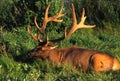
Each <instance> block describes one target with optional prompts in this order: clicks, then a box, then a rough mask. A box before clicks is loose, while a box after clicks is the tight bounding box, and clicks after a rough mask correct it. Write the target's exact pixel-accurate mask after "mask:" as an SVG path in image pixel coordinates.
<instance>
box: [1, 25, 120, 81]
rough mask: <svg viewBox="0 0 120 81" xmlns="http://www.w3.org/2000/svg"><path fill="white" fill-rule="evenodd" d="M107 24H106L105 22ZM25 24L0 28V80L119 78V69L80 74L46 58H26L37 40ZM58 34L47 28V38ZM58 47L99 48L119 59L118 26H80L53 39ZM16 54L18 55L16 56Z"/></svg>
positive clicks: (99, 80)
mask: <svg viewBox="0 0 120 81" xmlns="http://www.w3.org/2000/svg"><path fill="white" fill-rule="evenodd" d="M108 26H110V25H108ZM26 29H27V28H26V26H23V27H18V28H15V29H14V30H13V31H11V32H8V31H5V30H4V29H2V30H1V32H0V33H1V38H0V81H119V80H120V77H119V75H120V71H116V72H112V71H109V72H101V73H95V72H94V71H93V72H91V73H88V74H84V73H82V72H81V71H79V70H75V69H72V68H71V67H70V66H67V65H62V66H59V65H57V64H55V63H52V62H48V61H40V60H35V61H33V62H31V61H30V60H29V59H27V60H26V56H27V54H28V52H29V51H30V50H31V49H33V48H35V46H36V45H37V44H38V43H37V42H35V41H34V40H33V39H32V38H31V36H30V35H29V34H28V33H27V30H26ZM60 36H62V34H58V33H57V32H55V31H51V32H49V39H52V38H57V37H60ZM55 45H57V46H58V48H63V47H68V46H74V45H77V46H80V47H83V48H86V49H93V50H98V51H103V52H106V53H109V54H111V55H113V56H115V57H116V58H117V59H119V60H120V50H119V48H120V30H119V26H118V27H115V28H114V27H111V26H110V28H109V27H107V26H106V29H104V30H101V29H98V28H94V29H81V30H78V31H76V32H75V33H74V34H73V35H72V36H71V37H70V38H68V39H65V40H63V41H61V42H59V43H55ZM18 56H19V57H18Z"/></svg>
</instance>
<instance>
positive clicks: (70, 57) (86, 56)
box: [29, 46, 120, 72]
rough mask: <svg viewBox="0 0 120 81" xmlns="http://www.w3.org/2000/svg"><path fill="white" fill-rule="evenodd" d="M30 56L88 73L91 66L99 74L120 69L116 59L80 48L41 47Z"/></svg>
mask: <svg viewBox="0 0 120 81" xmlns="http://www.w3.org/2000/svg"><path fill="white" fill-rule="evenodd" d="M29 56H30V57H32V58H40V59H48V60H50V61H53V62H56V63H57V64H70V65H72V66H73V67H74V68H81V70H82V71H83V72H86V71H87V70H88V67H89V66H90V65H92V66H93V68H94V70H95V71H97V72H99V71H107V70H117V69H120V64H119V62H118V61H117V59H116V58H114V57H112V56H110V55H108V54H105V53H101V52H97V51H94V50H87V49H83V48H80V47H78V46H73V47H67V48H61V49H50V47H49V46H46V47H41V46H40V47H37V48H36V49H34V50H32V51H31V52H30V53H29Z"/></svg>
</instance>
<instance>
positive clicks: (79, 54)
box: [28, 4, 120, 72]
mask: <svg viewBox="0 0 120 81" xmlns="http://www.w3.org/2000/svg"><path fill="white" fill-rule="evenodd" d="M49 7H50V4H49V5H48V6H47V8H46V11H45V17H44V21H43V25H42V27H39V25H38V23H37V21H36V17H35V18H34V22H35V25H36V27H37V29H38V30H39V31H40V33H39V35H37V36H35V35H34V34H33V33H32V30H31V27H30V26H28V33H29V34H30V35H31V36H32V37H33V39H35V40H37V41H39V42H40V45H39V46H37V47H36V48H35V49H33V50H31V51H30V52H29V54H28V55H29V56H30V57H31V58H39V59H48V60H50V61H53V62H56V63H57V64H70V65H71V66H73V67H74V68H81V70H82V71H83V72H87V71H88V68H89V66H92V67H93V69H94V70H95V71H96V72H100V71H107V70H119V69H120V63H119V61H118V60H117V59H116V58H115V57H113V56H111V55H109V54H106V53H103V52H98V51H95V50H88V49H84V48H80V47H78V46H72V47H66V48H56V46H51V45H50V43H54V42H58V41H61V40H64V39H67V38H68V37H70V36H71V35H72V34H73V33H74V32H75V31H76V30H77V29H80V28H94V27H95V25H85V24H84V22H85V19H86V16H85V10H84V8H83V11H82V16H81V21H80V22H79V23H78V24H77V20H76V14H75V8H74V5H73V4H72V26H71V29H70V31H69V32H68V33H67V32H66V28H65V31H64V36H63V37H61V38H58V39H54V40H49V39H48V36H46V40H43V36H44V32H45V29H46V25H47V23H48V22H50V21H54V22H62V20H59V19H58V18H60V17H62V16H64V14H62V8H61V9H60V11H59V12H58V13H57V14H56V15H55V16H52V17H48V10H49Z"/></svg>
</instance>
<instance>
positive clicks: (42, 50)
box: [28, 4, 95, 58]
mask: <svg viewBox="0 0 120 81" xmlns="http://www.w3.org/2000/svg"><path fill="white" fill-rule="evenodd" d="M49 8H50V4H48V6H47V8H46V11H45V17H44V21H43V25H42V27H39V25H38V23H37V21H36V17H35V18H34V23H35V25H36V27H37V29H38V30H39V32H40V33H39V35H37V36H35V35H34V34H32V30H31V27H30V26H28V33H29V34H30V35H31V36H32V38H33V39H34V40H36V41H39V42H40V46H37V47H36V48H35V49H33V50H32V51H31V52H30V53H29V56H30V57H35V58H37V57H39V58H46V57H47V56H49V52H50V51H51V50H54V49H55V48H56V46H51V45H49V44H50V43H54V42H58V41H61V40H64V39H67V38H68V37H70V36H71V35H72V34H73V33H74V32H75V31H76V30H77V29H80V28H94V27H95V25H85V24H84V22H85V19H86V16H85V9H84V8H83V11H82V16H81V21H80V22H79V23H78V24H77V19H76V14H75V8H74V5H73V4H72V26H71V29H70V30H69V32H68V33H67V32H66V28H65V31H64V36H62V37H60V38H58V39H53V40H49V39H48V36H46V40H43V37H44V36H45V35H44V32H45V29H46V25H47V23H48V22H50V21H54V22H57V23H59V22H62V20H59V19H58V18H60V17H62V16H64V14H62V8H61V9H60V11H59V12H58V13H57V14H56V15H54V16H52V17H48V10H49Z"/></svg>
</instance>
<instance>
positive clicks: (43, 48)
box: [42, 46, 57, 50]
mask: <svg viewBox="0 0 120 81" xmlns="http://www.w3.org/2000/svg"><path fill="white" fill-rule="evenodd" d="M56 47H57V46H44V47H42V50H52V49H55V48H56Z"/></svg>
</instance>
